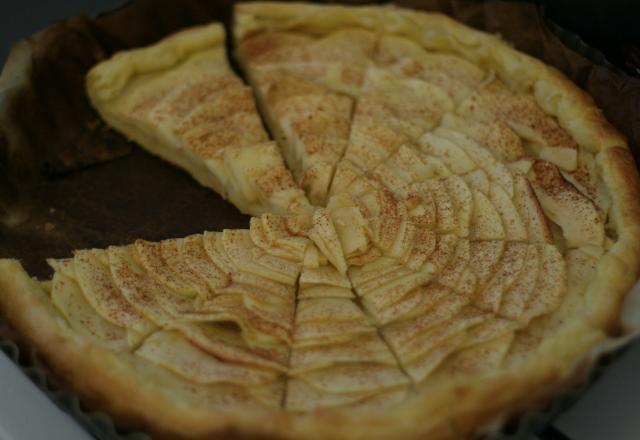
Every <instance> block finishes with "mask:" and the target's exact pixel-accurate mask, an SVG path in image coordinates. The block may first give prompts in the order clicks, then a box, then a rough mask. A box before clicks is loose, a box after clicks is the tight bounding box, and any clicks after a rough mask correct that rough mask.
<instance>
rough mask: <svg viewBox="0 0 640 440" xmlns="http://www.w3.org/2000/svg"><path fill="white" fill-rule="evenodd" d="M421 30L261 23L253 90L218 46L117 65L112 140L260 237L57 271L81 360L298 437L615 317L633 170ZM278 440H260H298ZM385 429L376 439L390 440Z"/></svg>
mask: <svg viewBox="0 0 640 440" xmlns="http://www.w3.org/2000/svg"><path fill="white" fill-rule="evenodd" d="M296 11H297V12H296ZM385 14H389V17H391V18H390V19H389V21H388V22H387V21H386V20H387V18H386V17H387V15H385ZM414 14H415V13H413V12H411V13H409V12H407V11H404V12H402V11H401V10H400V9H390V8H377V7H372V8H362V9H354V8H349V7H344V6H312V5H302V4H276V3H270V4H260V3H258V4H251V3H242V4H239V5H238V6H237V11H236V17H235V29H234V39H235V46H236V56H237V58H238V61H239V63H240V65H241V68H242V69H243V71H244V74H245V76H246V78H247V80H248V81H249V83H250V84H251V87H249V86H247V85H245V84H244V83H243V82H242V80H241V79H240V78H239V77H238V76H236V75H235V74H234V73H233V71H232V70H231V68H230V67H229V64H228V62H227V58H226V56H227V55H226V53H225V49H224V31H223V28H222V26H221V25H218V24H211V25H207V26H204V27H198V28H193V29H189V30H186V31H183V32H180V33H178V34H176V35H173V36H170V37H169V38H167V39H165V40H163V41H161V42H159V43H157V44H156V45H153V46H150V47H147V48H142V49H135V50H131V51H127V52H124V53H120V54H117V55H115V56H114V57H113V58H111V59H110V60H107V61H105V62H104V63H101V64H100V65H98V66H96V67H95V68H94V69H93V70H92V71H91V72H90V73H89V74H88V77H87V87H88V93H89V96H90V98H91V100H92V102H93V104H94V105H95V107H96V109H97V110H98V112H99V113H100V114H101V116H102V117H103V118H104V119H105V120H106V122H107V123H109V124H110V125H112V126H113V127H114V128H115V129H117V130H119V131H121V132H122V133H124V134H125V135H126V136H128V137H129V138H131V139H132V140H134V141H136V142H138V143H139V144H140V145H141V146H142V147H143V148H145V149H147V150H149V151H150V152H152V153H154V154H156V155H158V156H160V157H162V158H164V159H166V160H168V161H170V162H172V163H174V164H176V165H178V166H180V167H182V168H184V169H186V170H187V171H189V172H190V173H191V174H192V175H193V176H194V177H195V178H196V179H197V180H198V181H199V182H200V183H202V184H204V185H207V186H209V187H211V188H213V189H214V190H215V191H217V192H218V193H220V194H222V195H223V196H225V197H227V198H228V199H229V200H230V202H231V203H233V204H234V205H235V206H236V207H238V209H240V210H241V211H243V212H245V213H249V214H251V215H253V217H252V218H251V219H250V221H249V225H248V229H233V230H231V229H228V230H223V231H221V232H209V231H206V232H202V233H196V234H193V235H189V236H186V237H182V238H170V239H166V240H162V241H159V242H151V241H146V240H136V241H134V242H133V243H130V244H127V245H122V246H111V247H109V248H107V249H85V250H79V251H76V252H75V253H74V255H73V257H71V258H64V259H51V260H49V264H50V266H51V267H52V268H53V271H54V274H53V277H52V279H51V280H50V281H46V282H38V284H37V285H38V286H39V287H38V289H41V290H42V291H43V292H44V296H43V298H44V299H43V300H42V301H43V302H46V303H47V304H49V303H50V305H52V309H53V310H54V312H53V313H52V315H55V319H56V322H57V323H58V325H59V326H60V328H62V329H64V330H63V331H64V334H65V335H66V337H69V338H77V339H78V340H82V341H88V344H90V345H91V346H96V347H100V348H101V349H103V350H105V351H107V352H109V353H112V354H113V355H114V356H117V358H118V359H120V360H121V361H122V362H123V364H125V365H127V366H128V367H127V368H129V367H131V368H132V369H134V370H135V371H136V372H137V373H136V374H138V375H137V376H136V377H137V378H144V379H145V380H147V379H148V380H147V381H148V382H149V383H153V384H154V386H155V387H157V388H158V389H159V388H160V387H164V386H166V387H169V388H170V389H171V390H175V392H176V393H177V394H176V395H179V396H180V399H179V400H180V402H181V403H185V405H186V407H189V408H190V411H191V410H193V409H194V408H201V407H202V408H204V409H205V411H206V410H208V409H209V408H212V409H214V410H215V411H220V410H227V409H240V410H241V411H240V413H241V414H242V415H243V417H244V416H246V417H247V418H246V419H242V420H244V421H245V422H246V421H254V420H253V419H252V418H251V417H252V415H253V412H252V411H254V410H258V411H263V412H264V411H265V410H266V411H275V410H277V411H276V412H273V414H271V413H268V414H269V417H271V415H273V417H274V420H276V419H277V421H276V422H274V423H280V422H282V421H284V422H283V423H282V424H283V426H285V425H286V426H287V428H291V429H294V428H295V429H298V431H296V433H297V434H298V433H300V432H302V431H300V429H301V428H300V426H303V425H304V426H305V429H306V426H307V425H305V423H307V422H308V421H309V420H315V419H313V418H314V417H317V418H319V419H321V420H322V423H326V424H331V421H332V420H334V418H333V417H335V420H342V421H344V420H346V419H345V417H347V418H348V417H350V416H351V415H353V414H355V413H357V412H358V411H359V410H366V411H364V412H363V413H360V414H370V413H369V411H373V414H375V416H374V418H375V417H378V416H379V415H384V414H385V411H394V409H393V408H396V409H397V408H407V407H408V406H403V405H410V404H411V402H414V401H413V400H412V399H417V398H420V396H421V395H422V394H424V395H426V393H429V392H433V393H436V392H439V391H438V390H441V389H445V388H446V387H447V386H448V385H451V384H454V385H455V384H459V383H465V384H470V388H469V389H470V390H472V391H473V389H474V388H473V387H475V386H477V387H478V388H480V387H481V386H482V384H483V381H485V380H488V379H487V378H491V379H495V378H496V377H499V376H500V375H501V374H505V375H507V374H511V375H513V376H517V375H518V374H519V372H521V371H524V370H526V367H527V366H528V365H529V364H528V363H527V362H534V361H536V362H537V361H538V360H540V359H547V358H549V357H552V356H550V354H549V353H550V351H549V350H551V349H550V348H549V347H550V345H549V344H548V343H546V342H547V341H549V340H553V338H554V337H555V336H557V335H558V334H560V332H561V331H565V330H566V329H569V330H566V332H569V333H566V332H565V336H564V337H566V334H570V335H578V336H579V335H581V333H580V331H582V330H584V328H586V327H587V326H590V325H592V324H591V323H589V324H585V322H586V321H587V319H593V320H594V321H595V320H596V318H600V317H596V318H594V315H593V314H592V315H590V316H589V318H587V317H586V316H585V312H584V311H585V310H586V309H587V308H588V307H589V306H590V304H593V303H594V302H595V301H601V302H602V303H603V304H604V302H606V301H607V300H603V299H601V298H594V294H593V292H592V291H591V290H590V289H591V286H592V281H593V280H594V279H596V277H597V276H599V275H598V273H599V271H600V269H598V267H600V266H599V262H600V261H602V259H603V256H606V254H608V253H611V252H612V249H613V248H614V247H615V246H618V245H619V244H620V243H619V240H618V235H617V232H616V231H617V229H616V228H619V225H617V224H616V222H615V221H612V217H613V216H612V214H611V213H612V212H613V211H612V210H615V209H621V208H620V207H616V205H615V203H616V199H615V194H612V192H611V189H610V188H609V187H608V186H607V185H609V186H610V185H611V183H610V182H608V183H607V185H605V182H604V180H605V177H606V172H608V171H606V167H607V166H609V165H610V164H609V165H607V163H606V161H607V160H613V159H611V158H610V157H609V156H607V154H609V153H606V151H604V150H603V151H602V152H598V151H597V150H596V149H594V148H592V146H590V147H589V148H586V147H585V146H583V145H581V144H579V143H578V142H577V140H576V134H575V133H576V132H575V130H574V128H575V127H573V126H572V125H571V124H574V123H575V124H578V123H577V122H575V121H569V122H567V121H566V120H565V121H562V120H561V119H560V118H557V117H556V116H553V115H552V114H551V112H550V111H549V109H548V107H549V106H552V105H556V104H557V105H568V104H566V103H565V102H564V101H562V102H560V100H557V102H556V101H554V103H555V104H554V103H552V104H549V103H547V105H546V106H545V105H543V104H542V103H541V102H542V100H541V98H540V96H539V95H540V94H541V93H545V90H544V87H543V86H539V85H535V86H534V85H530V87H529V86H527V87H524V86H523V85H522V84H521V82H520V81H518V80H517V78H516V79H513V78H511V79H510V78H509V75H505V72H502V71H500V70H499V69H497V70H496V69H493V68H492V64H491V63H490V62H486V61H487V60H485V58H482V57H490V56H494V55H495V54H492V53H489V51H484V50H481V49H479V48H478V49H473V51H472V52H469V51H470V50H471V49H469V48H468V47H467V45H468V44H470V43H469V42H467V41H463V40H456V39H450V40H451V41H449V40H447V38H449V37H447V36H446V35H445V34H446V32H444V31H443V29H444V28H446V26H444V27H441V26H443V25H442V22H441V20H444V18H442V17H439V18H437V19H436V18H433V20H434V21H433V22H431V21H429V22H428V23H427V24H433V25H434V27H433V28H430V27H429V26H426V25H425V26H424V29H428V30H429V31H428V32H427V31H425V32H426V34H424V35H423V34H422V33H420V32H422V31H420V32H418V30H416V28H414V26H416V23H418V22H415V23H414V21H413V19H412V18H411V17H414ZM419 16H420V17H422V16H421V15H419ZM407 17H409V18H407ZM416 17H417V16H416ZM429 17H430V16H429ZM414 18H415V17H414ZM416 20H417V19H416ZM425 20H426V19H425ZM444 22H446V23H448V22H447V21H446V20H445V21H444ZM376 23H377V25H376ZM425 23H426V22H425ZM450 25H451V23H449V24H447V26H450ZM403 26H404V27H403ZM403 29H404V31H403ZM419 29H422V27H420V28H419ZM405 31H406V32H405ZM430 32H432V33H430ZM440 32H444V33H443V34H442V35H440ZM425 35H430V37H429V38H433V39H434V41H435V42H434V43H433V44H431V43H429V42H430V41H431V40H428V41H427V40H425V38H426V37H425ZM440 38H442V41H440V40H439V39H440ZM487 38H488V37H487ZM445 40H446V41H445ZM425 41H426V42H425ZM491 41H493V40H491ZM476 52H478V54H476ZM485 52H486V53H485ZM472 55H473V56H472ZM496 56H497V55H496ZM487 59H489V58H487ZM494 67H495V66H494ZM508 72H510V71H508ZM254 93H255V97H256V98H255V102H254V95H253V94H254ZM549 93H550V92H549ZM256 102H257V106H256ZM543 107H544V108H543ZM259 111H260V113H259ZM261 117H262V120H264V124H265V126H266V128H267V129H268V130H269V134H270V135H272V136H273V139H274V140H270V138H269V134H268V133H267V131H266V130H265V127H263V125H262V124H263V122H262V120H261ZM572 127H573V128H572ZM581 139H582V141H581V142H582V143H584V138H581ZM616 148H617V147H616ZM613 154H614V153H610V156H611V155H613ZM612 157H613V156H612ZM603 170H604V171H603ZM603 176H604V177H603ZM611 179H612V177H611V176H609V181H611ZM617 203H618V204H620V200H619V199H617ZM194 232H199V231H194ZM10 264H13V263H7V262H6V261H4V262H0V265H4V266H7V265H10ZM4 266H3V267H4ZM7 267H9V266H7ZM2 276H3V275H2V271H0V281H2ZM2 295H3V293H2V291H0V299H2ZM611 301H613V300H611ZM611 304H613V303H611ZM611 304H604V305H602V307H603V309H606V308H607V307H610V308H614V306H613V305H611ZM616 307H617V306H616ZM602 313H603V314H604V313H605V312H602ZM603 316H604V315H603ZM571 325H575V328H574V327H571ZM601 327H602V326H601ZM596 330H597V332H599V333H598V335H599V336H601V335H600V333H601V330H602V329H601V328H600V327H598V328H597V329H596ZM572 331H573V332H574V333H571V332H572ZM567 339H569V338H567ZM545 350H547V351H545ZM556 354H557V355H558V356H565V353H564V352H563V353H559V354H558V353H556ZM545 356H546V357H545ZM572 365H573V363H572ZM136 380H138V379H136ZM145 380H142V382H145ZM452 386H453V385H452ZM455 386H457V385H455ZM460 389H464V388H460ZM456 390H457V388H456ZM456 392H457V391H456ZM434 395H435V394H434ZM469 395H473V394H469ZM456 399H457V398H456ZM420 402H422V403H424V402H425V400H420ZM175 408H178V407H177V406H176V407H175ZM175 408H174V409H175ZM245 410H246V411H245ZM376 411H377V412H376ZM398 411H401V409H398ZM447 411H449V409H447ZM211 414H213V412H212V413H209V414H207V415H211ZM411 414H416V413H411ZM434 414H435V412H434ZM420 416H422V414H420ZM430 416H431V414H427V415H425V417H427V418H428V417H430ZM403 417H404V413H403V414H402V415H401V416H400V417H397V418H396V419H399V420H402V421H403V423H413V422H414V421H415V420H408V419H406V418H403ZM433 417H434V420H435V419H438V420H440V419H439V417H441V414H440V413H438V414H436V415H434V416H433ZM442 417H443V418H446V417H445V416H442ZM483 417H484V416H483ZM205 418H206V417H205ZM374 418H370V419H367V423H370V422H371V421H372V420H374ZM234 420H235V419H234ZM238 420H241V419H238ZM256 420H257V419H256ZM261 420H262V422H264V419H261ZM385 420H386V419H385ZM483 420H484V419H483ZM262 422H260V423H259V424H260V426H259V427H252V428H251V429H252V431H251V433H250V434H255V433H258V434H265V435H267V436H271V435H272V434H273V433H274V432H276V431H277V429H275V428H273V427H272V426H271V425H269V426H271V427H270V428H267V427H265V428H264V430H262V429H263V427H262ZM285 422H286V423H285ZM298 422H299V423H300V425H297V423H298ZM450 422H451V420H448V419H447V420H446V421H445V422H444V423H445V424H446V425H447V427H448V428H447V429H450V428H451V426H454V424H452V423H453V422H451V423H450ZM225 423H226V422H225ZM233 423H235V422H233ZM269 423H270V422H269ZM336 423H337V422H336ZM434 423H435V422H434ZM205 425H206V424H205ZM240 425H241V423H238V426H240ZM266 425H268V423H267V424H265V426H266ZM365 425H366V423H362V424H359V425H358V429H356V430H355V431H354V432H356V431H357V432H356V434H357V435H360V437H357V438H365V437H366V438H369V437H371V438H378V437H375V436H368V434H369V433H370V431H367V429H368V428H367V426H365ZM374 425H375V423H374ZM207 426H208V425H207ZM229 426H231V425H229ZM229 426H227V425H225V429H227V428H229ZM243 426H244V425H243ZM247 426H249V425H247ZM309 426H313V425H309ZM345 426H346V425H345ZM376 426H377V425H376ZM235 428H237V426H235V425H234V426H231V428H229V429H230V431H229V432H231V431H233V429H235ZM454 428H456V427H455V426H454ZM454 428H451V429H454ZM215 429H218V428H217V427H216V428H215ZM215 429H214V430H213V431H215ZM248 429H249V428H247V430H248ZM336 429H337V428H336ZM345 429H346V428H345ZM263 431H264V432H263ZM392 431H393V430H392ZM392 431H380V432H383V434H380V435H381V436H382V437H380V438H391V437H394V435H386V434H388V433H389V432H392ZM216 432H217V431H216ZM234 432H235V431H234ZM238 432H242V433H243V432H244V431H242V429H239V431H238ZM247 432H249V431H247ZM292 432H293V431H292ZM305 432H306V431H305ZM314 432H315V431H314ZM331 432H333V431H331ZM335 432H339V431H335ZM447 432H448V431H447ZM207 433H209V431H207ZM339 433H340V434H344V432H339ZM393 433H394V434H395V431H393ZM297 434H295V435H297ZM349 434H351V431H349ZM283 435H285V434H283ZM286 435H289V433H288V432H287V433H286ZM291 435H292V436H294V434H291ZM304 435H307V434H304ZM304 435H302V436H303V437H304ZM318 435H319V436H320V437H321V435H320V434H318ZM354 435H355V434H354ZM376 435H377V431H376ZM456 435H457V434H456ZM308 436H309V438H312V437H313V435H312V434H308ZM334 437H336V438H337V437H340V435H336V436H334ZM422 437H424V436H422ZM318 438H319V437H318ZM411 438H413V437H411ZM430 438H431V437H430ZM438 438H439V437H438ZM447 438H449V437H447ZM456 438H457V437H456Z"/></svg>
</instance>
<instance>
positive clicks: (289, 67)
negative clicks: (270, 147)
mask: <svg viewBox="0 0 640 440" xmlns="http://www.w3.org/2000/svg"><path fill="white" fill-rule="evenodd" d="M376 40H377V37H376V35H375V34H374V33H372V32H368V31H364V30H361V29H356V28H354V29H341V30H339V31H337V32H335V33H330V34H328V35H325V36H322V37H321V38H316V37H314V36H313V35H309V34H305V33H300V32H263V33H258V34H255V35H247V36H242V35H236V44H237V56H238V59H239V61H240V63H241V65H242V66H243V69H244V71H245V72H246V74H247V76H248V78H249V79H250V81H251V83H252V84H253V86H254V87H255V90H256V93H257V96H258V102H259V103H260V107H261V110H262V112H263V114H264V115H265V119H266V122H267V124H268V126H269V129H270V130H271V132H272V133H273V135H274V137H275V139H276V140H277V141H278V142H279V143H280V145H281V146H282V148H283V151H284V153H285V158H286V160H287V163H288V165H289V167H290V168H291V170H292V171H293V174H294V177H295V178H296V180H297V181H298V182H299V184H300V186H301V187H302V188H303V189H304V190H305V191H306V193H307V196H308V197H309V200H310V201H311V203H313V204H314V205H323V204H324V203H325V201H326V200H325V199H326V196H327V192H328V191H329V185H330V184H331V179H332V178H333V174H334V171H335V167H336V165H337V163H338V161H339V160H340V159H341V158H342V156H343V154H344V151H345V149H346V148H347V143H348V140H349V131H350V127H351V117H352V114H353V107H354V97H355V96H357V95H358V94H359V92H360V87H361V83H362V78H363V76H364V71H365V69H366V67H367V66H368V65H369V64H370V62H371V58H372V56H373V51H374V49H375V44H376Z"/></svg>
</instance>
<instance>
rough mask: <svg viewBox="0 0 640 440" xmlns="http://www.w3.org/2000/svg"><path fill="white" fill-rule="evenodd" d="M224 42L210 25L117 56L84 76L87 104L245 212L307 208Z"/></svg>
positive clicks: (219, 28) (221, 33)
mask: <svg viewBox="0 0 640 440" xmlns="http://www.w3.org/2000/svg"><path fill="white" fill-rule="evenodd" d="M224 40H225V35H224V29H223V27H222V26H221V25H220V24H210V25H207V26H202V27H198V28H192V29H189V30H186V31H183V32H180V33H177V34H175V35H172V36H170V37H168V38H166V39H165V40H162V41H160V42H159V43H156V44H155V45H153V46H149V47H146V48H141V49H134V50H130V51H127V52H120V53H117V54H116V55H114V56H113V57H112V58H110V59H109V60H107V61H104V62H102V63H100V64H98V65H97V66H95V67H94V68H93V69H91V71H90V72H89V73H88V75H87V92H88V95H89V97H90V99H91V102H92V103H93V105H94V107H95V108H96V110H97V111H98V112H99V113H100V115H101V116H102V117H103V118H104V120H105V121H106V122H107V123H108V124H109V125H111V126H112V127H113V128H115V129H116V130H118V131H120V132H122V133H123V134H124V135H125V136H127V137H128V138H130V139H132V140H134V141H135V142H137V143H138V144H139V145H140V146H142V147H143V148H145V149H146V150H148V151H150V152H151V153H152V154H155V155H157V156H159V157H161V158H163V159H165V160H167V161H169V162H171V163H173V164H175V165H177V166H179V167H181V168H183V169H185V170H186V171H188V172H189V173H190V174H191V175H192V176H193V177H195V178H196V180H198V182H200V183H201V184H203V185H205V186H208V187H210V188H212V189H214V190H215V191H216V192H218V193H219V194H221V195H222V196H223V197H225V198H228V199H229V200H230V201H231V203H233V204H234V205H235V206H236V207H237V208H238V209H240V210H241V211H242V212H244V213H247V214H254V215H259V214H262V213H265V212H274V213H286V212H288V211H289V208H290V206H291V205H292V204H298V205H300V204H302V205H306V204H307V203H308V202H307V201H306V198H305V197H304V194H303V193H302V191H301V190H300V189H299V188H298V187H297V185H296V184H295V183H294V181H293V179H292V177H291V174H290V173H289V171H288V170H287V169H286V167H285V165H284V161H283V159H282V155H281V153H280V150H279V149H278V147H277V146H276V145H275V144H274V143H273V142H270V141H269V137H268V135H267V133H266V131H265V130H264V128H263V126H262V122H261V121H260V117H259V116H258V113H257V110H256V108H255V102H254V99H253V94H252V92H251V89H250V88H249V87H247V86H246V85H244V84H243V82H242V80H241V79H240V78H238V77H237V76H236V75H235V74H234V73H233V71H232V70H231V68H230V67H229V64H228V61H227V58H226V51H225V46H224Z"/></svg>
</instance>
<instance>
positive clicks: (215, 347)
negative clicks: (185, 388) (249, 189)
mask: <svg viewBox="0 0 640 440" xmlns="http://www.w3.org/2000/svg"><path fill="white" fill-rule="evenodd" d="M286 223H287V222H286V220H285V219H283V218H281V217H277V216H275V215H273V214H269V215H265V216H264V217H262V218H254V219H253V222H252V225H251V229H250V230H225V231H223V232H205V233H204V234H198V235H191V236H188V237H185V238H182V239H168V240H163V241H161V242H148V241H143V240H137V241H136V242H134V243H133V244H130V245H127V246H112V247H110V248H108V249H91V250H81V251H77V252H76V253H75V255H74V257H73V258H70V259H62V260H50V265H51V266H52V268H53V269H54V271H55V272H54V276H53V280H52V283H51V287H50V289H51V300H52V302H53V304H54V305H55V307H56V309H57V310H58V311H59V312H60V313H61V314H62V316H64V317H65V319H66V322H67V323H68V325H69V326H70V327H71V329H72V330H73V331H76V332H78V333H80V334H82V335H85V336H86V337H88V338H91V339H92V340H93V341H95V343H97V344H100V345H103V346H104V347H107V348H109V349H111V350H114V351H116V352H123V353H128V352H132V353H133V354H134V355H135V356H138V357H139V358H141V359H145V360H146V361H148V362H150V363H151V364H154V365H157V366H160V367H162V368H164V369H167V370H169V371H170V372H171V373H172V374H175V375H177V376H179V377H180V378H181V379H183V380H187V381H190V382H192V383H196V384H201V385H206V386H207V387H209V388H211V392H218V391H214V390H213V388H216V387H217V388H219V392H220V394H221V396H220V399H221V400H225V399H229V400H230V401H231V402H234V400H237V401H238V402H236V403H241V402H249V403H251V404H260V405H266V406H268V407H278V406H279V405H280V404H281V401H282V399H283V398H284V394H283V393H284V383H285V373H286V371H287V370H288V362H289V357H290V348H289V347H290V346H291V343H292V338H293V323H294V311H295V303H296V300H295V294H296V291H295V289H296V282H297V279H298V276H299V274H300V270H301V268H302V263H303V258H304V256H305V252H306V248H307V247H308V243H309V241H308V240H307V239H305V238H302V237H297V236H293V235H291V234H286V231H287V225H286ZM252 237H258V238H257V239H255V240H254V239H252ZM217 388H216V390H217ZM223 394H224V395H226V397H222V395H223Z"/></svg>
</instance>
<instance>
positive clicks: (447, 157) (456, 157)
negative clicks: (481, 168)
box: [418, 133, 477, 174]
mask: <svg viewBox="0 0 640 440" xmlns="http://www.w3.org/2000/svg"><path fill="white" fill-rule="evenodd" d="M418 145H419V147H420V151H422V152H423V153H425V154H427V155H429V156H434V157H436V158H438V159H440V160H441V161H442V162H443V163H444V164H445V165H446V166H447V168H448V169H449V170H451V172H452V173H454V174H466V173H468V172H470V171H473V170H474V169H476V168H477V166H476V163H475V162H474V161H473V159H472V158H471V157H469V155H468V154H467V152H466V151H464V150H463V149H462V148H460V147H459V146H458V145H456V144H454V143H453V142H451V141H450V140H448V139H446V138H443V137H440V136H437V135H435V134H433V133H425V134H424V135H423V136H422V137H421V138H420V141H419V143H418Z"/></svg>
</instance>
